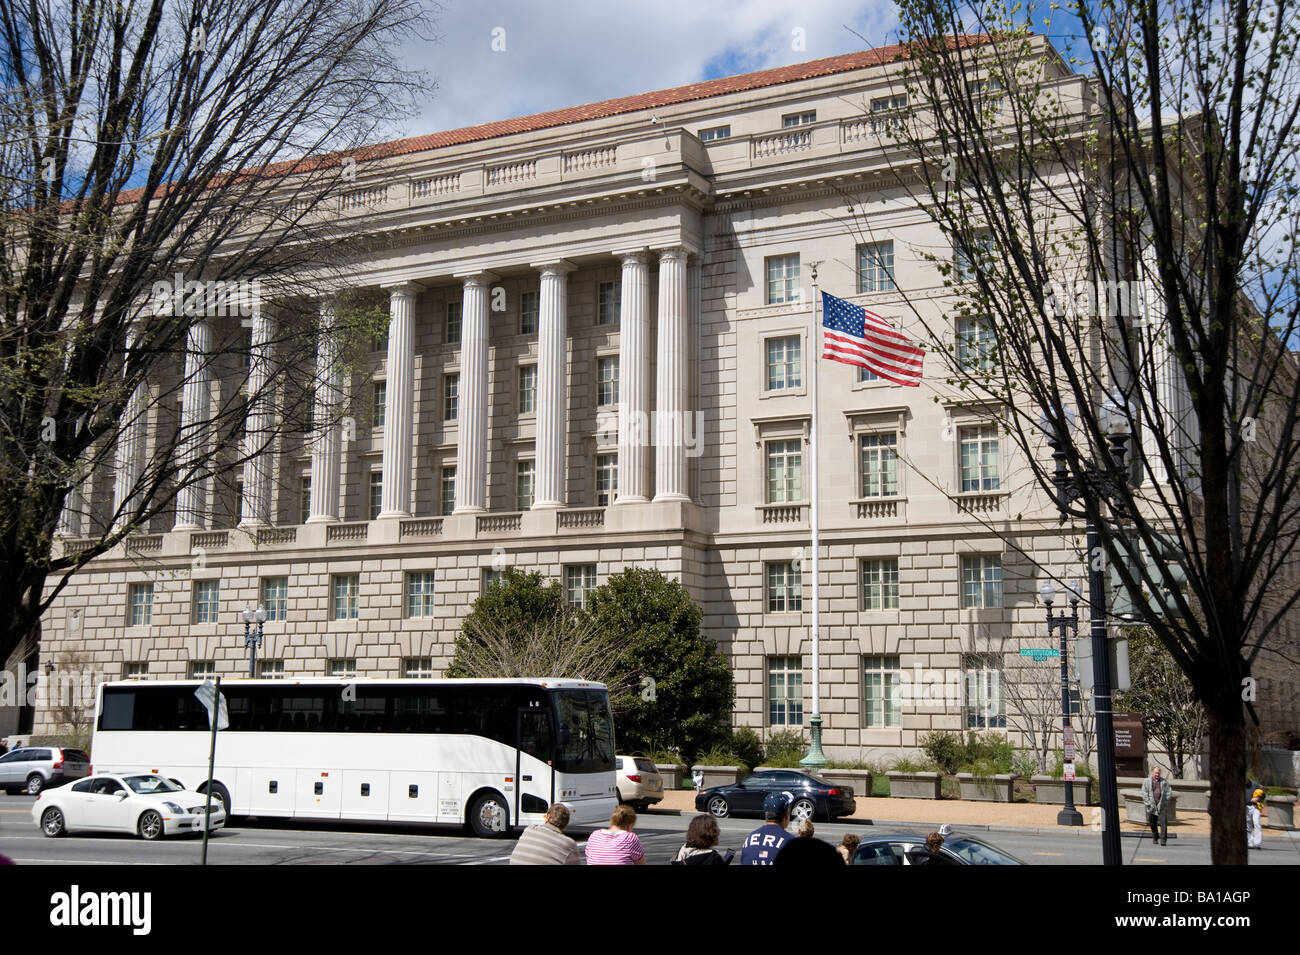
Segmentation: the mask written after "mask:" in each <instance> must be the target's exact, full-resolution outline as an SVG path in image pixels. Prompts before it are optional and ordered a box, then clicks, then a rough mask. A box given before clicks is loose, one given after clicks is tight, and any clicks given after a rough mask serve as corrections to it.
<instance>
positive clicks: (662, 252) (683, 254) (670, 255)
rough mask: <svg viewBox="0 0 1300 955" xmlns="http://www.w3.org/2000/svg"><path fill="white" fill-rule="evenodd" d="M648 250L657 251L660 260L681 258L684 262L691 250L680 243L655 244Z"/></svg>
mask: <svg viewBox="0 0 1300 955" xmlns="http://www.w3.org/2000/svg"><path fill="white" fill-rule="evenodd" d="M650 251H652V252H657V253H659V261H661V262H662V261H663V260H664V259H681V260H682V261H683V262H685V261H686V260H687V259H688V258H689V257H690V255H691V250H690V249H688V248H687V247H686V246H684V245H681V244H675V245H663V246H655V247H652V248H651V250H650Z"/></svg>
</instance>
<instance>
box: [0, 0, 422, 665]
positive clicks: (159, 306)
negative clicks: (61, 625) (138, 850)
mask: <svg viewBox="0 0 1300 955" xmlns="http://www.w3.org/2000/svg"><path fill="white" fill-rule="evenodd" d="M427 18H428V13H427V11H426V10H425V9H424V7H423V5H422V3H421V2H420V0H138V2H136V0H128V2H107V0H78V2H72V0H51V2H48V3H30V4H14V3H6V4H3V5H0V86H2V87H3V89H2V91H0V189H3V199H2V200H0V428H2V429H3V439H2V443H0V497H3V499H4V500H5V502H6V506H5V507H4V509H3V512H2V513H0V568H3V570H2V571H0V604H2V605H3V607H4V610H3V617H2V618H0V660H4V659H6V658H7V657H8V656H9V654H10V652H11V651H13V650H14V649H15V648H16V647H17V646H18V645H19V643H20V642H21V641H23V640H24V638H25V637H29V636H30V635H32V634H33V633H37V632H38V626H39V620H40V617H41V614H42V613H43V612H44V610H45V609H46V608H47V607H48V606H49V604H50V602H51V601H52V600H53V599H54V598H55V596H56V595H57V594H58V592H59V591H60V589H61V588H62V587H63V586H64V585H65V584H66V582H67V580H68V578H69V576H70V575H71V574H73V573H75V572H76V571H77V570H78V569H79V568H80V567H82V566H84V564H85V563H86V562H87V561H88V560H90V559H92V558H94V557H96V556H98V555H100V554H103V553H105V552H106V551H108V550H109V549H110V548H112V547H114V546H116V545H118V544H119V543H121V542H122V541H124V540H125V539H127V538H128V537H129V536H131V535H132V534H134V533H136V532H138V531H140V530H147V529H148V528H149V527H150V526H151V524H154V523H157V522H160V521H164V520H166V518H167V515H168V509H169V508H170V507H171V506H172V502H173V500H174V499H175V497H176V495H177V494H178V492H182V491H184V490H185V489H186V488H193V487H196V486H203V487H207V486H210V485H213V484H214V482H215V481H216V479H217V478H218V477H220V476H222V475H229V474H230V473H231V472H232V470H233V469H235V468H238V467H240V466H241V465H242V463H243V462H244V461H245V460H247V459H249V458H250V457H256V456H260V455H262V454H265V453H267V452H268V451H271V450H273V449H274V448H275V447H277V446H278V442H279V441H280V438H281V436H282V435H283V434H284V433H286V432H291V431H293V430H295V429H301V427H302V425H303V423H304V422H305V421H306V420H307V419H308V418H309V417H310V415H309V413H308V411H307V409H309V408H311V407H312V405H313V404H315V405H316V406H317V411H318V420H317V424H320V423H321V420H320V419H321V418H322V417H326V416H341V415H342V414H343V410H344V409H343V397H344V396H343V395H342V393H341V389H330V393H331V394H333V393H334V392H339V397H338V400H337V401H335V402H334V404H333V405H329V406H327V405H326V403H325V402H324V401H313V399H314V397H315V396H316V395H317V394H318V392H319V387H321V386H324V384H325V382H333V381H334V375H335V374H336V371H337V369H336V368H335V367H334V365H335V363H334V362H328V363H325V364H324V365H322V363H320V362H317V361H316V358H315V353H316V350H317V349H316V344H317V341H318V338H319V337H320V336H321V335H322V334H324V335H327V336H329V340H330V341H331V342H333V341H334V340H335V339H336V338H338V337H342V338H345V339H346V338H348V337H349V334H350V333H351V331H353V330H355V329H356V327H357V326H358V325H365V322H364V321H358V319H359V318H363V319H364V318H367V317H369V316H371V311H370V310H368V309H366V308H363V307H357V308H347V307H341V308H339V309H337V310H336V311H335V313H334V314H333V316H332V317H331V318H330V320H329V321H328V322H327V323H325V324H326V326H327V327H325V328H324V331H323V332H322V328H321V322H319V320H318V317H319V315H320V307H319V303H318V301H317V299H318V297H319V296H320V295H321V294H322V293H329V292H330V290H331V289H337V288H338V287H340V286H341V285H342V284H343V282H342V274H341V271H342V270H341V267H340V265H341V262H342V261H343V260H344V259H345V258H346V257H347V256H348V255H350V254H353V253H354V252H355V251H356V249H357V243H358V242H360V241H361V239H360V230H358V229H357V228H356V224H357V221H358V220H357V219H356V217H349V216H347V215H343V214H342V213H343V212H346V211H347V210H348V209H349V208H350V205H349V204H348V203H346V202H341V201H340V199H339V197H340V196H343V197H344V198H346V196H347V195H350V194H352V193H353V192H355V191H356V190H357V189H362V188H364V187H366V186H367V185H368V178H370V179H373V178H374V177H375V176H377V175H380V173H379V172H378V171H377V164H376V163H375V162H373V161H372V160H376V159H378V158H380V152H379V151H375V150H370V151H366V150H364V149H361V147H362V146H363V145H364V144H366V143H369V142H374V141H375V140H376V139H377V138H379V136H380V134H381V133H382V132H383V131H384V130H385V129H386V128H387V127H388V124H389V123H391V122H392V120H393V119H394V118H396V117H399V116H401V115H403V114H404V112H405V111H406V110H407V109H409V107H410V105H411V102H412V100H413V97H414V95H415V94H416V92H417V91H420V90H423V89H427V83H426V82H425V81H424V79H423V77H421V76H420V75H418V74H416V73H413V72H410V71H408V70H407V69H406V68H405V67H404V65H403V63H402V61H401V48H402V42H403V41H404V40H406V39H408V38H410V37H412V36H416V35H423V34H426V33H427V30H426V27H427V25H428V19H427ZM272 305H274V306H275V316H274V318H275V321H274V322H273V323H270V324H267V323H265V322H259V317H261V318H265V317H266V316H265V313H262V312H260V311H259V309H269V308H270V307H271V306H272ZM249 326H251V329H250V327H249ZM250 333H251V336H250ZM250 337H251V340H250ZM344 351H345V349H343V348H335V349H333V350H331V351H330V352H329V354H343V353H344ZM250 353H252V355H251V360H247V361H241V360H240V356H241V355H242V356H245V357H248V356H250ZM245 365H248V366H249V367H247V368H246V367H245ZM321 374H323V375H324V376H325V382H316V383H314V382H313V378H314V377H320V375H321ZM304 382H305V383H306V384H304ZM313 384H316V385H317V386H318V387H313ZM187 389H188V391H187ZM178 392H182V393H186V394H187V395H188V396H189V397H191V398H193V400H187V402H186V407H185V410H184V412H183V413H182V414H180V415H178V414H176V411H175V409H176V404H177V402H176V400H175V399H176V397H177V394H178ZM246 421H247V422H248V425H247V427H246V425H245V422H246ZM145 436H147V437H145ZM106 474H108V475H112V483H116V485H117V486H116V487H115V488H112V489H108V490H106V489H105V487H104V484H103V480H104V476H105V475H106ZM61 514H62V515H71V516H72V517H73V518H74V519H75V521H76V523H78V524H79V525H80V526H79V527H78V528H77V534H76V536H77V537H79V538H80V540H79V543H78V544H77V546H75V547H66V548H64V547H58V546H56V533H57V531H58V527H59V520H60V515H61Z"/></svg>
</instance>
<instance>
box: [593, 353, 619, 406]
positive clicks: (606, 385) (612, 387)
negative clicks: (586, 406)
mask: <svg viewBox="0 0 1300 955" xmlns="http://www.w3.org/2000/svg"><path fill="white" fill-rule="evenodd" d="M596 404H597V405H601V406H604V405H616V404H618V356H617V355H610V356H609V357H608V358H597V359H596Z"/></svg>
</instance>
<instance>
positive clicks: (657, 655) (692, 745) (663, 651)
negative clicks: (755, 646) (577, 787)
mask: <svg viewBox="0 0 1300 955" xmlns="http://www.w3.org/2000/svg"><path fill="white" fill-rule="evenodd" d="M701 616H702V615H701V612H700V608H699V607H698V606H696V604H695V602H694V601H693V600H691V596H690V594H689V593H687V591H686V588H685V587H683V586H682V585H681V583H680V582H679V581H678V580H676V579H670V578H668V577H665V576H664V575H663V574H662V573H661V572H659V571H658V570H648V569H646V568H642V567H629V568H628V569H626V570H624V571H623V572H622V573H620V574H616V575H615V576H613V577H611V578H610V579H609V580H608V581H606V582H605V583H604V584H602V585H601V586H600V587H597V588H596V590H594V591H593V592H592V594H591V597H590V599H589V601H588V604H587V609H586V611H585V613H584V617H585V618H586V619H588V620H590V621H591V622H592V623H593V624H594V625H595V626H596V628H597V629H598V630H600V631H602V632H604V633H606V634H608V635H611V636H613V637H615V638H617V639H620V640H622V641H623V642H624V645H625V646H626V649H627V655H626V658H625V660H624V662H623V669H624V673H625V676H626V678H627V679H626V682H627V684H628V685H629V687H630V688H629V690H628V691H626V692H623V693H620V694H619V695H617V696H616V697H614V698H613V701H612V703H613V708H614V725H615V726H616V727H617V731H618V736H619V740H620V743H619V745H620V746H621V747H623V748H624V749H627V748H644V749H647V750H650V749H675V750H677V751H678V752H680V753H681V754H682V757H683V759H685V760H686V761H687V763H690V762H691V761H692V760H693V759H694V757H695V755H696V754H697V753H699V752H701V751H702V750H704V749H707V748H708V747H709V746H711V745H714V744H716V743H720V742H723V741H725V740H726V739H727V736H728V727H729V726H730V724H731V709H732V703H733V702H734V700H735V688H734V686H733V682H732V676H731V668H730V666H728V664H727V660H726V657H724V656H723V655H722V653H721V652H720V651H719V650H718V648H717V645H716V644H714V643H713V641H711V640H709V639H708V638H707V637H705V636H703V635H702V634H701V633H700V619H701ZM649 681H653V683H651V682H649Z"/></svg>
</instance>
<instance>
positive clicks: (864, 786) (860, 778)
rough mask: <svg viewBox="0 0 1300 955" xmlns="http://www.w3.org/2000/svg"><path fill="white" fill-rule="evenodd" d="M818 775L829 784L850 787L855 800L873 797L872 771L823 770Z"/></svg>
mask: <svg viewBox="0 0 1300 955" xmlns="http://www.w3.org/2000/svg"><path fill="white" fill-rule="evenodd" d="M817 775H818V776H820V777H821V778H822V779H824V780H826V781H827V782H828V783H834V784H835V785H836V786H848V787H850V788H851V789H852V790H853V796H854V798H857V797H858V796H870V795H871V786H872V778H871V772H870V770H866V769H823V770H822V771H821V772H820V773H818V774H817Z"/></svg>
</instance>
